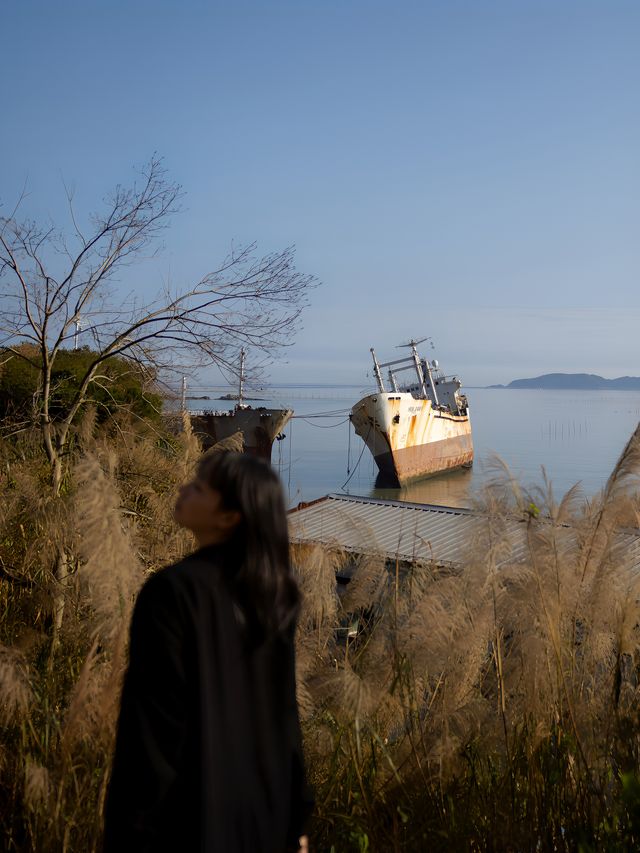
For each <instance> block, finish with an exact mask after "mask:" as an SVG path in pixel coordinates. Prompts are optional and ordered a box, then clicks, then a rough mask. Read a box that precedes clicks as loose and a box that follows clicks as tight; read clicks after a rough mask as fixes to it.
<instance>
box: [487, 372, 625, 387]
mask: <svg viewBox="0 0 640 853" xmlns="http://www.w3.org/2000/svg"><path fill="white" fill-rule="evenodd" d="M487 387H488V388H528V389H535V388H544V389H547V390H561V391H640V376H619V377H618V378H617V379H605V378H604V377H603V376H597V375H596V374H595V373H544V374H543V375H542V376H534V377H533V378H532V379H514V380H513V382H510V383H509V384H508V385H488V386H487Z"/></svg>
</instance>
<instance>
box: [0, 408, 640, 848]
mask: <svg viewBox="0 0 640 853" xmlns="http://www.w3.org/2000/svg"><path fill="white" fill-rule="evenodd" d="M198 453H199V447H198V445H197V442H195V441H194V439H193V436H192V435H191V433H190V431H189V429H188V424H187V425H186V430H185V431H184V432H183V433H182V436H181V437H180V438H176V437H171V436H167V435H159V434H158V433H157V432H155V431H152V430H147V429H144V428H142V427H141V426H140V425H139V424H138V425H135V424H132V423H131V422H129V421H128V420H127V419H126V418H124V417H123V418H121V419H120V420H119V421H117V422H113V423H111V424H109V425H106V426H104V427H100V428H99V427H98V426H97V425H96V423H95V419H92V418H91V416H90V415H88V416H87V418H85V421H84V422H83V423H82V424H81V425H80V426H79V428H78V433H77V435H76V437H75V443H74V448H73V459H72V464H71V474H70V476H69V478H68V481H67V482H66V484H65V490H64V494H63V497H62V499H61V500H60V501H57V502H55V504H52V503H51V502H50V501H49V500H48V499H47V496H46V489H45V487H44V486H45V483H46V478H47V469H46V462H45V461H44V460H43V459H42V458H41V456H40V452H39V450H38V447H37V444H36V443H35V442H34V441H33V439H32V438H31V437H30V436H29V435H28V434H24V435H21V436H18V437H17V438H16V439H15V440H12V441H11V442H4V443H2V444H0V457H1V458H0V471H1V472H2V473H1V476H2V478H3V482H2V486H3V502H2V508H1V516H0V833H1V834H2V839H3V844H4V848H5V849H7V850H20V851H23V850H24V851H44V853H48V851H61V850H65V851H83V853H84V851H92V850H97V849H99V844H100V831H101V823H102V807H103V802H104V794H105V784H106V779H107V773H108V766H109V761H110V755H111V750H112V747H113V734H114V725H115V716H116V712H117V704H118V694H119V685H120V680H121V676H122V671H123V666H124V661H125V655H126V648H125V643H126V636H127V627H128V620H129V615H130V610H131V605H132V601H133V599H134V596H135V591H136V589H137V588H138V586H139V585H140V583H141V582H142V580H143V578H144V576H145V574H147V573H148V572H151V571H154V570H155V569H156V568H158V567H159V566H160V565H163V564H165V563H167V562H169V561H171V560H173V559H175V558H176V557H179V556H180V555H181V554H182V553H184V552H185V551H186V550H187V549H188V548H189V547H190V546H191V542H190V540H189V539H188V538H187V537H186V536H185V535H184V534H183V533H182V532H180V531H179V530H178V529H177V528H176V527H175V525H174V523H173V521H172V517H171V509H172V505H173V499H174V494H175V489H176V486H177V484H178V483H179V482H180V481H182V480H183V479H184V477H185V476H187V475H188V474H189V473H190V470H191V468H192V467H193V464H194V462H195V460H196V458H197V456H198ZM639 472H640V435H639V434H636V435H634V436H633V437H632V439H631V441H630V442H629V445H628V447H627V448H626V450H625V453H624V454H623V456H622V458H621V460H620V462H619V463H618V465H617V466H616V469H615V471H614V472H612V476H611V478H610V480H609V482H608V484H607V486H606V488H605V489H604V490H603V493H602V494H601V495H599V496H597V497H596V498H594V499H592V500H589V501H587V500H585V499H584V498H583V497H582V496H581V494H580V492H579V490H578V489H573V490H571V491H570V492H569V493H568V494H567V495H565V496H563V497H562V498H560V499H559V500H558V499H556V498H555V497H554V495H553V491H552V489H551V486H550V484H548V483H547V484H546V485H545V487H544V488H543V489H542V490H536V491H527V490H526V489H524V488H522V487H521V486H520V485H519V484H518V483H517V482H514V481H513V479H512V478H511V477H510V475H509V473H508V471H506V469H502V470H497V471H496V475H495V477H494V479H493V480H492V481H491V482H490V483H489V485H488V486H487V488H486V490H485V492H484V494H483V495H482V496H481V497H480V498H479V502H478V507H477V509H478V512H479V514H478V518H479V521H478V523H477V525H476V527H475V532H474V534H473V535H472V536H471V537H470V540H469V542H468V543H467V553H466V555H465V558H464V559H463V561H462V564H461V566H460V567H459V569H458V570H453V569H451V568H449V569H443V568H441V567H438V565H437V564H436V563H433V564H426V565H415V566H409V565H401V564H399V563H397V564H396V563H395V562H392V563H391V564H389V563H388V562H387V561H386V560H385V559H384V558H383V557H375V556H374V557H371V556H367V557H362V558H359V559H354V557H353V556H352V555H348V554H344V553H339V552H333V551H328V550H327V549H323V548H321V547H319V546H313V545H307V546H304V547H296V548H294V549H293V560H294V565H295V570H296V572H297V575H298V578H299V582H300V585H301V588H302V591H303V596H304V598H303V608H302V612H301V616H300V624H299V631H298V640H297V644H298V657H297V664H298V686H299V702H300V708H301V713H302V717H303V728H304V734H305V745H306V750H307V757H308V765H309V769H310V774H311V778H312V781H313V783H314V785H315V788H316V795H317V808H316V813H315V816H314V825H313V827H312V844H313V846H314V848H315V849H316V850H318V851H329V850H331V849H333V850H335V851H336V853H338V851H339V853H342V851H351V850H354V851H365V850H374V851H399V850H402V851H423V850H435V851H438V850H442V851H445V850H446V851H458V850H461V851H462V850H474V851H476V850H477V851H480V850H486V851H489V850H496V851H497V850H505V851H506V850H513V851H516V850H517V851H529V850H531V851H533V850H536V851H545V850H558V851H563V850H578V849H581V850H584V851H588V850H621V851H622V850H630V849H634V848H637V847H638V846H639V844H638V841H639V838H640V782H639V779H638V758H639V753H640V740H639V735H640V720H639V718H638V699H639V698H640V697H639V696H638V664H639V660H640V659H639V640H640V635H639V632H640V627H639V626H640V612H639V603H638V601H639V593H640V591H639V589H638V575H637V573H636V571H635V566H636V563H637V561H638V554H640V548H639V547H638V541H637V524H638V501H637V498H636V486H637V478H638V473H639ZM59 545H63V546H64V548H65V549H66V550H67V553H68V554H69V555H70V558H71V563H70V565H71V566H72V572H71V575H70V578H71V581H70V583H69V584H68V585H67V586H66V588H65V596H66V602H65V609H64V619H63V624H62V629H61V636H60V643H59V644H58V646H57V647H56V648H55V649H54V651H53V653H52V644H51V630H52V623H53V619H54V614H53V613H52V606H53V601H54V600H55V598H56V593H57V590H56V588H55V583H56V581H55V576H54V574H53V567H52V563H51V560H52V556H51V555H52V553H53V551H55V549H56V548H57V547H58V546H59ZM54 546H55V547H54ZM347 564H348V568H349V571H350V572H351V573H352V579H351V581H350V583H349V584H348V585H347V586H346V587H344V588H343V589H342V590H341V592H340V593H338V590H337V588H336V583H335V577H336V572H337V571H339V570H340V571H342V570H344V569H345V567H346V566H347ZM356 626H357V631H356V630H355V627H356ZM349 628H351V630H350V631H349V630H348V629H349Z"/></svg>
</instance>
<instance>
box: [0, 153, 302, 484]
mask: <svg viewBox="0 0 640 853" xmlns="http://www.w3.org/2000/svg"><path fill="white" fill-rule="evenodd" d="M141 177H142V180H141V181H140V182H139V183H137V184H134V186H132V187H130V188H124V187H122V186H118V187H116V189H115V191H114V192H113V194H112V195H111V196H110V197H109V198H108V199H107V203H106V211H105V212H104V213H102V214H98V215H94V216H93V217H92V219H91V228H90V233H86V232H85V231H84V230H83V229H81V227H80V225H79V224H78V219H77V217H76V213H75V210H74V205H73V198H72V195H71V194H70V193H67V198H68V202H69V210H70V216H71V222H72V229H71V231H72V234H71V235H69V236H65V235H64V234H62V233H60V232H58V231H56V230H55V229H54V228H53V227H47V228H42V227H40V226H38V225H37V224H36V223H35V222H32V221H26V222H25V221H20V220H18V219H17V216H16V211H14V213H13V214H12V215H11V216H9V217H3V218H0V309H1V311H2V316H1V318H0V346H2V347H3V348H4V351H5V353H11V354H12V355H13V356H14V357H16V358H21V359H25V360H26V361H28V362H29V363H31V364H32V365H33V366H34V367H35V368H36V369H37V370H38V372H39V376H40V388H39V392H38V395H37V411H38V423H39V428H40V431H41V434H42V441H43V446H44V449H45V452H46V454H47V458H48V460H49V462H50V465H51V471H52V482H53V489H54V493H55V494H58V493H59V490H60V485H61V483H62V477H63V458H64V454H65V449H66V447H67V443H68V440H69V436H70V428H71V424H72V422H73V420H74V418H75V417H76V415H77V414H78V412H79V410H80V409H81V408H82V406H83V405H84V404H85V403H86V401H87V400H88V399H89V395H90V389H91V386H92V384H93V383H95V382H97V381H100V368H101V365H103V363H104V362H105V361H106V360H107V359H109V358H110V357H113V356H119V357H122V358H126V359H130V360H132V361H135V362H136V363H137V364H138V365H140V366H142V367H144V368H148V369H150V370H151V371H152V372H153V373H154V374H155V375H157V374H158V373H159V372H160V371H162V370H172V369H173V370H180V371H184V370H185V369H186V368H187V366H189V367H191V368H193V367H195V366H196V365H198V364H204V363H216V364H218V365H219V366H221V367H223V368H225V367H226V368H229V367H231V366H232V365H234V364H235V363H236V359H237V353H238V350H239V349H240V347H241V346H249V347H251V348H253V349H254V350H258V351H260V352H262V353H273V351H274V349H276V348H278V347H280V346H282V345H284V344H287V343H288V342H290V340H291V336H292V333H293V331H294V330H295V328H296V325H297V320H298V318H299V315H300V312H301V310H302V308H303V306H304V303H305V296H306V293H307V291H308V289H309V288H310V287H311V286H312V285H313V284H314V278H313V276H310V275H305V274H302V273H299V272H297V271H296V269H295V267H294V263H293V260H294V259H293V249H292V248H287V249H284V250H283V251H280V252H276V253H273V254H268V255H266V256H264V257H259V256H258V255H257V254H256V247H255V244H251V245H249V246H245V247H243V248H241V249H239V250H233V251H232V252H231V253H230V254H229V255H228V257H227V258H226V259H225V260H224V261H223V263H222V264H221V265H220V266H219V267H218V268H217V269H215V270H214V271H213V272H210V273H207V275H205V276H204V277H203V278H201V279H200V280H199V281H198V282H196V283H195V284H193V285H190V286H187V287H185V288H183V289H179V288H178V289H171V288H168V287H165V288H164V289H163V290H162V292H161V293H160V294H159V295H158V296H157V298H156V299H154V300H152V301H145V300H142V301H139V300H138V299H137V298H136V297H135V295H131V296H130V297H128V298H127V299H126V300H125V301H124V302H121V303H120V304H116V303H114V299H113V296H112V295H111V294H110V293H109V290H108V285H109V282H110V281H111V280H112V279H113V278H114V275H115V273H116V272H118V271H119V270H120V269H121V268H122V267H124V266H125V265H129V264H131V263H132V262H133V261H135V260H136V259H139V258H140V257H141V256H142V255H143V254H144V253H145V252H146V251H147V250H148V249H149V248H150V247H152V245H153V243H154V242H155V241H156V239H157V238H158V236H159V235H160V234H161V232H162V231H163V230H164V229H165V228H166V227H167V225H168V221H169V219H170V217H171V215H172V214H173V213H174V212H175V211H176V209H177V206H178V204H179V199H180V195H181V191H180V188H179V187H178V185H176V184H174V183H172V182H170V181H169V180H168V179H167V176H166V172H165V170H164V169H163V167H162V163H161V161H160V160H159V159H158V158H153V159H152V160H151V161H150V162H149V163H148V165H147V166H146V168H145V169H144V170H143V172H142V175H141ZM80 328H81V329H82V332H81V337H82V341H83V343H87V344H88V345H89V346H90V348H91V351H92V352H94V353H95V356H94V357H93V358H92V360H91V361H90V363H89V366H88V367H87V369H86V372H85V373H84V375H83V377H82V378H81V380H80V382H79V383H78V387H77V391H76V393H75V397H74V399H73V401H72V403H71V405H70V406H69V407H68V408H67V410H66V411H65V412H64V414H63V415H62V416H60V417H59V418H58V419H54V418H53V417H52V414H51V393H52V371H53V368H54V364H55V361H56V357H57V355H58V353H59V352H60V351H61V349H63V348H65V347H69V346H70V345H72V343H73V341H74V338H75V340H76V341H77V339H78V332H79V329H80ZM24 344H29V345H30V346H29V347H25V346H24Z"/></svg>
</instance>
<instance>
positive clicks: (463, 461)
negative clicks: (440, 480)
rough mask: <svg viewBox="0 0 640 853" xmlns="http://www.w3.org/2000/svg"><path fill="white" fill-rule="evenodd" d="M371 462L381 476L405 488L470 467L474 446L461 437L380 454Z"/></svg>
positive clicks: (468, 437)
mask: <svg viewBox="0 0 640 853" xmlns="http://www.w3.org/2000/svg"><path fill="white" fill-rule="evenodd" d="M374 458H375V461H376V464H377V465H378V468H379V469H380V473H381V474H384V476H385V477H389V478H390V479H395V480H397V481H398V483H399V484H400V485H404V484H405V483H408V482H411V481H412V480H419V479H421V478H423V477H430V476H433V475H434V474H441V473H442V472H443V471H451V470H453V469H454V468H462V467H464V466H465V465H471V464H472V462H473V443H472V441H471V435H460V436H456V437H453V438H445V439H443V440H442V441H432V442H430V443H429V444H419V445H414V446H413V447H405V448H402V449H400V450H396V451H394V452H393V453H391V452H388V453H380V454H378V456H375V457H374Z"/></svg>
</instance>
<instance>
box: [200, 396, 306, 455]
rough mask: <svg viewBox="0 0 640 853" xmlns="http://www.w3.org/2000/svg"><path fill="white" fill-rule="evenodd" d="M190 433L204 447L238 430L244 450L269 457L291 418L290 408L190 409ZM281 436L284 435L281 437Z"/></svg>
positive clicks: (239, 406) (239, 404) (237, 406)
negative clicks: (219, 410)
mask: <svg viewBox="0 0 640 853" xmlns="http://www.w3.org/2000/svg"><path fill="white" fill-rule="evenodd" d="M190 414H191V426H192V428H193V432H194V433H195V435H197V436H198V438H199V439H200V441H201V443H202V447H203V450H207V449H208V448H209V447H211V446H212V445H214V444H216V443H217V442H218V441H222V439H224V438H229V436H232V435H233V434H234V433H236V432H241V433H242V435H243V440H244V451H245V453H251V454H252V455H254V456H261V457H262V458H263V459H268V460H269V461H270V460H271V448H272V446H273V442H274V441H275V439H276V438H279V437H280V436H282V430H283V429H284V427H285V425H286V424H287V423H288V422H289V420H290V419H291V416H292V415H293V412H292V410H291V409H270V408H265V407H264V406H260V407H258V408H255V409H254V408H253V407H251V406H247V405H243V404H241V403H238V404H237V405H236V406H234V407H233V409H231V410H230V411H228V412H226V411H222V412H214V411H198V412H191V413H190ZM283 437H284V436H283Z"/></svg>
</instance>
